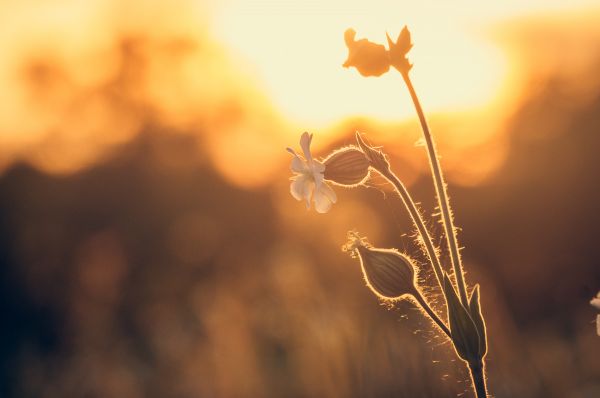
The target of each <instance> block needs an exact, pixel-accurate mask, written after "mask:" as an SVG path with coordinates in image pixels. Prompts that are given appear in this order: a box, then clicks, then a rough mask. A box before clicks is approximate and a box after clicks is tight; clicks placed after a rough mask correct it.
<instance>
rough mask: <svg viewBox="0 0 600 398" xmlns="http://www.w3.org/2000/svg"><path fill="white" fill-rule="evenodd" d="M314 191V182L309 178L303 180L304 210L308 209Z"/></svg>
mask: <svg viewBox="0 0 600 398" xmlns="http://www.w3.org/2000/svg"><path fill="white" fill-rule="evenodd" d="M314 191H315V182H314V181H312V180H311V179H310V178H307V179H305V181H304V199H306V208H307V209H310V200H311V198H312V196H313V192H314Z"/></svg>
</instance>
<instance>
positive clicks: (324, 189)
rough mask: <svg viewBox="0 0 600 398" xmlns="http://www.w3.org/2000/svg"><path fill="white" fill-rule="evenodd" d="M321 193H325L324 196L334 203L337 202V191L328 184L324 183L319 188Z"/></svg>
mask: <svg viewBox="0 0 600 398" xmlns="http://www.w3.org/2000/svg"><path fill="white" fill-rule="evenodd" d="M319 191H321V192H323V194H324V195H325V196H327V197H328V198H329V200H330V201H331V202H332V203H335V202H337V195H336V194H335V191H334V190H333V189H332V188H331V187H330V186H329V185H327V183H325V182H324V183H322V184H321V186H320V187H319Z"/></svg>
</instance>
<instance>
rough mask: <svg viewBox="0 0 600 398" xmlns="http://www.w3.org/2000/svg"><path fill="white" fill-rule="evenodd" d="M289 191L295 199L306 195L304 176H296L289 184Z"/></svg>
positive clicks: (300, 198)
mask: <svg viewBox="0 0 600 398" xmlns="http://www.w3.org/2000/svg"><path fill="white" fill-rule="evenodd" d="M290 193H291V194H292V196H293V197H294V199H296V200H302V199H304V198H305V195H306V178H305V177H303V176H298V177H296V178H294V179H293V180H292V183H291V184H290Z"/></svg>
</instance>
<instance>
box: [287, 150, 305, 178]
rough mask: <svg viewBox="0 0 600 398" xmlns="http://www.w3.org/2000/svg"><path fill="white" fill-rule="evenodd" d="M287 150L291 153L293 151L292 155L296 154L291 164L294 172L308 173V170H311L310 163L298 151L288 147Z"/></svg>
mask: <svg viewBox="0 0 600 398" xmlns="http://www.w3.org/2000/svg"><path fill="white" fill-rule="evenodd" d="M286 150H287V151H288V152H289V153H291V154H292V156H294V157H293V158H292V164H291V165H290V170H292V171H293V172H294V173H298V174H305V173H308V170H309V167H308V163H307V162H306V161H305V160H304V159H302V158H301V157H300V156H298V154H297V153H296V151H294V150H293V149H292V148H286Z"/></svg>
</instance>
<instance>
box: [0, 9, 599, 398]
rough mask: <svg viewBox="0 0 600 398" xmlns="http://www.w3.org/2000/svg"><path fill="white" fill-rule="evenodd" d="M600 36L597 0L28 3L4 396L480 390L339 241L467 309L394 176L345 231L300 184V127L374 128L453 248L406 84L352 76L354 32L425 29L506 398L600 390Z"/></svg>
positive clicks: (3, 164)
mask: <svg viewBox="0 0 600 398" xmlns="http://www.w3.org/2000/svg"><path fill="white" fill-rule="evenodd" d="M364 3H368V4H364ZM599 20H600V4H598V3H597V2H593V1H584V0H578V1H571V2H564V1H562V2H558V1H556V2H554V1H529V2H521V1H505V2H498V3H497V4H495V5H493V4H491V3H490V2H474V1H458V2H452V4H446V3H442V2H435V1H424V2H418V4H416V2H406V1H393V2H392V1H383V0H372V1H369V2H358V1H344V2H342V1H320V2H316V1H315V2H313V1H304V2H299V1H297V2H291V1H277V2H276V1H244V0H228V1H219V2H217V1H186V0H176V1H169V2H166V1H164V2H160V1H151V0H147V1H142V0H131V1H127V2H121V1H116V0H114V1H113V0H105V1H100V0H93V1H91V0H88V1H77V0H52V1H43V2H42V1H34V0H20V1H16V0H15V1H11V0H3V1H2V2H1V3H0V87H2V89H1V90H0V169H1V175H0V315H1V322H0V396H2V397H128V398H135V397H214V398H235V397H240V398H245V397H249V398H254V397H256V398H260V397H332V398H333V397H341V398H343V397H392V396H393V397H456V396H472V393H471V391H470V389H469V382H468V374H467V372H466V370H465V369H464V366H463V365H462V364H461V363H459V362H457V361H456V360H455V359H454V358H455V356H454V353H453V352H452V349H451V347H450V346H449V344H448V342H447V341H446V340H445V339H444V338H442V336H440V334H439V333H438V332H437V331H436V330H435V328H434V327H433V326H432V325H431V324H430V323H429V321H427V320H426V319H425V318H424V317H423V316H422V314H421V313H419V312H418V311H417V310H416V309H415V308H414V306H413V305H412V304H411V303H409V302H403V303H400V304H399V305H397V306H396V307H395V308H393V309H390V308H387V307H386V306H384V305H382V303H380V302H378V300H377V299H376V298H375V297H374V296H373V295H372V294H371V293H370V292H369V291H368V290H367V289H366V287H365V286H364V282H363V280H362V277H361V275H360V272H359V267H358V264H357V263H356V261H355V260H353V259H351V258H350V257H349V256H348V255H347V254H344V253H342V252H341V250H340V247H341V246H342V245H343V244H344V243H345V239H346V232H347V231H348V230H350V229H357V230H358V231H360V232H362V233H363V234H365V235H366V236H368V237H369V239H370V241H371V242H372V243H374V244H375V245H376V246H379V247H397V248H399V249H401V250H404V251H406V252H409V253H410V254H411V255H412V256H413V257H414V258H415V259H416V261H418V262H419V263H420V264H421V266H422V268H421V269H420V271H419V277H420V281H421V284H422V286H423V288H424V290H425V291H426V292H427V293H428V297H429V299H430V300H431V301H433V302H434V303H437V308H438V309H439V310H440V311H442V308H441V307H440V306H439V303H440V293H439V291H438V290H437V289H436V288H435V285H434V283H432V282H433V280H432V275H431V272H430V270H428V269H427V268H426V267H424V266H423V259H424V258H423V255H422V253H420V251H419V249H418V247H416V246H415V244H414V243H413V241H412V238H411V236H412V234H413V232H412V227H411V225H410V222H409V220H408V217H407V215H406V214H405V212H404V210H403V208H402V206H401V204H400V203H399V202H398V201H396V200H395V199H394V197H393V195H391V194H390V190H389V188H387V187H386V186H385V184H384V183H383V181H381V180H379V179H376V178H374V179H372V180H370V181H369V182H368V184H367V185H368V186H367V187H365V188H361V189H354V190H343V189H337V194H338V198H339V201H338V203H337V204H336V205H334V207H333V208H332V210H331V211H330V212H329V213H328V214H326V215H321V214H316V213H315V212H314V211H306V209H305V208H304V205H303V204H302V203H299V202H296V201H295V200H294V199H293V198H292V197H291V196H290V195H289V180H288V178H289V176H290V175H289V161H290V157H289V154H287V153H286V152H285V150H284V148H285V147H286V146H293V147H296V149H298V139H299V136H300V134H301V132H302V131H305V130H308V131H310V132H313V133H314V134H315V138H314V141H313V147H314V148H313V151H314V153H315V154H316V155H318V156H325V155H327V154H328V153H329V152H330V151H331V150H333V149H334V148H336V147H339V146H341V145H347V144H351V143H352V137H353V133H354V131H356V130H359V131H361V132H363V133H365V134H366V135H367V137H368V138H369V139H370V140H371V141H372V142H373V143H377V144H380V145H383V146H384V148H385V151H386V152H388V153H389V154H390V156H391V158H392V162H393V165H394V168H395V170H396V171H397V173H398V174H399V176H400V177H401V178H402V180H403V181H404V182H405V183H406V184H407V185H408V186H409V189H410V190H411V192H412V193H413V195H414V197H415V198H417V200H418V201H419V202H420V204H421V207H422V209H423V212H424V214H425V216H427V218H428V219H430V220H431V221H430V222H429V225H430V228H431V230H432V232H433V233H434V235H435V237H436V241H437V242H439V243H441V242H442V239H443V233H442V228H441V227H440V225H439V223H438V222H437V221H436V219H435V217H433V215H434V214H435V213H436V209H435V205H434V196H433V195H434V192H433V188H432V186H431V181H430V177H429V174H428V166H427V159H426V156H425V152H424V150H423V148H422V145H421V143H420V142H419V137H420V135H419V134H420V130H419V125H418V123H417V121H416V119H415V118H414V115H413V113H412V107H411V104H410V102H409V98H408V95H407V93H406V92H405V90H404V88H403V86H402V84H401V79H400V77H399V76H397V75H395V74H393V73H389V74H388V75H386V76H384V77H381V78H379V79H374V78H369V79H366V78H362V77H360V76H359V75H358V73H356V71H353V70H346V69H344V68H342V67H341V64H342V63H343V61H344V59H345V56H346V49H345V47H344V43H343V32H344V30H345V29H346V28H348V27H350V26H352V27H354V28H355V29H356V30H357V32H358V36H359V37H368V38H369V39H370V40H372V41H379V42H384V40H385V32H386V31H388V32H390V34H391V35H396V34H397V33H398V32H399V31H400V29H401V28H402V26H403V25H404V24H407V25H408V26H409V28H410V29H411V31H412V33H413V41H414V43H415V47H414V49H413V50H412V51H411V53H410V56H411V60H412V62H413V63H414V65H415V66H414V70H413V72H412V76H413V79H414V83H415V86H416V88H417V90H418V92H419V93H420V95H421V97H422V102H423V104H424V107H425V110H426V112H427V114H428V118H429V120H430V123H431V126H432V129H433V131H434V134H435V135H436V137H437V140H438V143H439V145H438V146H439V150H440V152H441V154H442V164H443V167H444V169H445V171H446V173H447V178H448V181H449V185H450V187H449V190H450V194H451V198H452V203H453V206H454V211H455V214H456V219H457V224H458V226H460V228H461V230H460V235H459V237H460V241H461V244H462V245H463V246H464V250H463V256H464V260H465V264H466V268H467V270H468V275H467V278H468V282H469V284H470V286H473V285H474V284H475V283H479V284H480V285H481V289H482V303H483V304H482V305H483V310H484V314H485V316H486V319H487V322H488V333H489V345H490V350H489V354H488V371H489V375H488V376H489V387H490V391H491V392H492V393H493V396H495V397H498V398H500V397H549V398H552V397H556V398H588V397H589V398H592V397H598V396H600V337H598V336H596V334H595V329H596V328H595V324H594V319H595V316H596V314H595V312H594V310H593V308H592V307H591V306H589V300H590V299H591V298H592V297H593V296H594V295H595V293H596V292H597V291H598V290H599V289H600V252H599V239H600V238H599V235H598V226H599V225H600V212H599V211H598V210H599V203H600V188H599V181H600V163H599V160H598V159H599V155H598V152H597V151H598V150H600V74H599V73H598V71H599V70H600V24H598V21H599ZM441 249H442V253H443V254H446V253H445V251H444V248H443V245H442V247H441ZM446 264H447V258H446Z"/></svg>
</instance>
